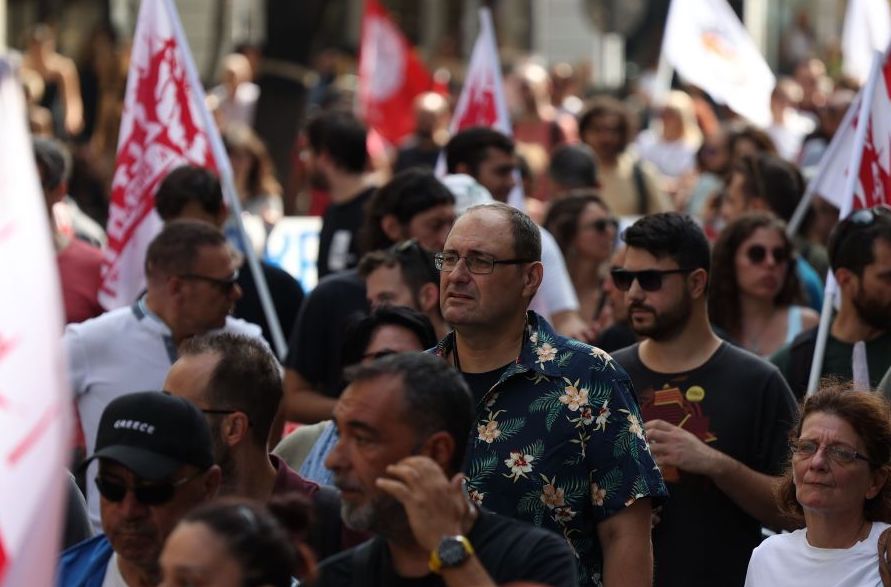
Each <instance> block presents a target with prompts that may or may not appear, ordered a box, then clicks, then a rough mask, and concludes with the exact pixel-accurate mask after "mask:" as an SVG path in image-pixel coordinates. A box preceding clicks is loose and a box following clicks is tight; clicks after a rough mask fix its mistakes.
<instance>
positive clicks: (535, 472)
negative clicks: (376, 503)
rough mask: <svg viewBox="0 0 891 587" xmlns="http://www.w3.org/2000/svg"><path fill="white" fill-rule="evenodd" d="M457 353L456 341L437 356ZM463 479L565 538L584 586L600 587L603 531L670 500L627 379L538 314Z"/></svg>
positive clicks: (474, 435)
mask: <svg viewBox="0 0 891 587" xmlns="http://www.w3.org/2000/svg"><path fill="white" fill-rule="evenodd" d="M453 348H454V338H453V336H452V335H449V336H446V338H444V339H443V340H442V341H440V343H439V344H438V345H437V347H436V348H435V349H434V352H435V353H436V354H438V355H440V356H442V357H447V356H448V355H449V354H450V353H451V351H452V349H453ZM464 473H465V474H466V476H467V489H468V491H469V493H470V496H471V498H472V499H473V500H474V501H475V502H476V503H477V504H479V505H481V506H482V507H485V508H486V509H488V510H490V511H493V512H496V513H499V514H502V515H505V516H510V517H512V518H517V519H520V520H524V521H527V522H531V523H533V524H534V525H536V526H542V527H545V528H548V529H550V530H553V531H554V532H556V533H558V534H559V535H561V536H563V537H564V538H565V539H566V540H567V542H569V544H570V546H571V548H572V550H573V552H574V553H575V555H576V557H577V558H576V562H577V566H578V575H579V584H580V585H599V584H600V583H601V574H602V572H601V569H602V565H603V561H602V552H601V547H600V543H599V542H598V539H597V524H598V523H600V522H602V521H603V520H606V519H607V518H609V517H610V516H612V515H613V514H616V513H617V512H620V511H622V510H624V509H625V508H626V507H628V506H629V505H631V504H632V503H634V502H635V501H636V500H638V499H640V498H643V497H657V498H661V497H664V496H665V495H667V490H666V488H665V484H664V483H663V482H662V476H661V474H660V473H659V469H658V468H657V466H656V463H655V462H654V461H653V458H652V456H651V455H650V449H649V446H648V444H647V441H646V438H645V437H644V432H643V426H642V420H641V418H640V413H639V411H638V406H637V402H636V401H635V398H634V392H633V390H632V388H631V380H630V378H629V377H628V375H627V374H626V373H625V371H624V370H623V369H622V367H621V366H619V365H618V364H617V363H616V362H614V361H613V360H612V359H611V358H610V356H609V355H608V354H607V353H605V352H603V351H602V350H600V349H597V348H595V347H592V346H589V345H586V344H584V343H581V342H579V341H577V340H573V339H570V338H566V337H563V336H560V335H558V334H556V333H555V332H554V330H553V328H552V327H551V325H550V324H548V323H547V321H545V320H544V319H542V318H541V317H540V316H538V315H537V314H535V312H531V311H530V312H528V313H527V323H526V331H525V335H524V338H523V347H522V349H521V351H520V355H519V356H518V357H517V359H516V361H515V362H513V363H512V364H511V365H510V366H509V367H508V368H507V369H506V370H505V371H504V372H503V373H502V375H501V377H500V379H499V380H498V382H497V383H496V384H495V385H494V386H493V387H492V388H491V389H490V390H489V392H488V393H487V394H486V395H485V396H484V397H483V399H482V400H481V401H480V402H479V404H478V405H477V418H476V422H475V425H474V427H473V429H472V431H471V437H470V441H469V443H468V448H467V456H466V458H465V462H464Z"/></svg>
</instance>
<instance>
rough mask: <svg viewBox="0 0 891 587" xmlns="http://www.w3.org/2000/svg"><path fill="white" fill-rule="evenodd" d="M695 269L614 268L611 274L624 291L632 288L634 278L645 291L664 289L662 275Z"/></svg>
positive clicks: (689, 271)
mask: <svg viewBox="0 0 891 587" xmlns="http://www.w3.org/2000/svg"><path fill="white" fill-rule="evenodd" d="M693 271H696V270H695V269H644V270H643V271H627V270H625V269H613V270H612V271H610V275H611V276H612V278H613V283H615V284H616V287H617V288H619V289H620V290H622V291H628V290H629V289H631V284H632V283H634V280H635V279H636V280H637V283H639V284H640V288H641V289H642V290H644V291H659V290H660V289H662V277H663V276H665V275H672V274H674V273H691V272H693Z"/></svg>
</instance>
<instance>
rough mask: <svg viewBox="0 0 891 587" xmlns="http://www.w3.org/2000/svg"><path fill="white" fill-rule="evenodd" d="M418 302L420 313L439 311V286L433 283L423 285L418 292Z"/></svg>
mask: <svg viewBox="0 0 891 587" xmlns="http://www.w3.org/2000/svg"><path fill="white" fill-rule="evenodd" d="M418 300H419V301H420V302H421V308H420V310H421V312H423V313H424V314H429V313H430V312H432V311H433V310H439V286H437V285H436V284H434V283H429V282H428V283H425V284H424V285H422V286H421V291H419V292H418Z"/></svg>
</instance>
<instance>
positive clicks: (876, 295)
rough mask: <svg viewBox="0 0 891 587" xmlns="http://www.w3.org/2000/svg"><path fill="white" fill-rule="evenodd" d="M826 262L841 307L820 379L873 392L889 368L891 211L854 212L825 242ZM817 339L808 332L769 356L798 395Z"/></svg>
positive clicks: (882, 208) (881, 208) (804, 385)
mask: <svg viewBox="0 0 891 587" xmlns="http://www.w3.org/2000/svg"><path fill="white" fill-rule="evenodd" d="M829 261H830V264H831V266H832V272H833V275H835V280H836V282H838V289H839V294H840V299H841V304H840V305H839V308H838V311H837V312H836V313H835V315H834V316H833V318H832V323H831V326H830V330H829V338H828V339H827V341H826V351H825V354H824V356H823V370H822V371H821V373H820V375H821V377H832V376H835V377H841V378H843V379H847V380H854V381H855V383H857V384H859V385H861V386H868V387H870V388H875V387H877V386H878V385H879V382H880V381H881V379H882V376H883V375H884V374H885V373H886V372H887V371H888V369H889V368H891V208H888V207H887V206H884V205H883V206H877V207H875V208H868V209H863V210H857V211H855V212H853V213H852V214H851V215H850V216H848V217H847V218H846V219H845V220H843V221H842V222H840V223H839V224H838V225H837V226H836V227H835V229H834V230H833V232H832V234H831V235H830V238H829ZM816 340H817V328H812V329H810V330H808V331H805V332H802V333H801V334H800V335H798V337H797V338H796V339H795V340H793V341H792V342H791V343H790V344H789V345H788V346H787V347H785V348H782V349H780V350H779V351H777V353H776V354H775V355H774V356H773V357H771V361H773V362H774V364H776V365H777V366H778V367H779V368H780V370H781V371H782V372H783V375H784V376H785V377H786V380H787V381H788V382H789V386H790V387H791V388H792V391H793V392H795V393H796V394H797V395H799V396H803V395H804V392H805V391H806V390H807V383H808V379H809V377H810V368H811V362H812V359H813V356H814V348H815V347H816ZM858 349H862V350H858Z"/></svg>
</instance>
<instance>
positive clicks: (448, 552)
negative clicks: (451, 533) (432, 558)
mask: <svg viewBox="0 0 891 587" xmlns="http://www.w3.org/2000/svg"><path fill="white" fill-rule="evenodd" d="M437 551H438V554H439V560H441V561H442V566H444V567H454V566H457V565H460V564H461V563H463V562H464V560H465V559H466V558H467V556H468V555H467V551H466V550H465V549H464V545H463V544H462V543H461V541H460V540H458V539H457V538H454V537H449V538H443V539H442V542H440V543H439V548H438V549H437Z"/></svg>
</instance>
